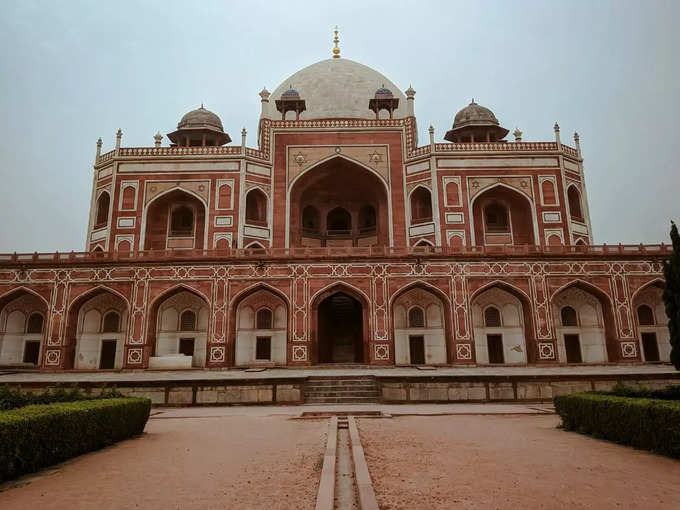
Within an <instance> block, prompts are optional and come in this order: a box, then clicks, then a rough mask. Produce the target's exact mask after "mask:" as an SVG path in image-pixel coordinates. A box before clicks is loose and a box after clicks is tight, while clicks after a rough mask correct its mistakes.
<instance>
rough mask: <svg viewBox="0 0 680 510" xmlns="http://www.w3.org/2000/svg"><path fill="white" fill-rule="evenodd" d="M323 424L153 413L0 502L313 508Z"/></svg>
mask: <svg viewBox="0 0 680 510" xmlns="http://www.w3.org/2000/svg"><path fill="white" fill-rule="evenodd" d="M158 416H163V415H162V414H161V415H158ZM327 427H328V424H327V421H326V420H295V421H291V420H289V419H287V418H286V417H282V416H219V417H214V418H209V417H201V418H179V419H178V418H175V419H160V418H156V419H151V420H149V423H148V424H147V426H146V433H145V434H144V435H143V436H141V437H139V438H136V439H131V440H128V441H124V442H121V443H118V444H116V445H114V446H111V447H109V448H106V449H104V450H100V451H98V452H94V453H90V454H87V455H83V456H81V457H78V458H76V459H73V460H71V461H68V462H66V463H65V464H62V465H60V466H59V467H58V468H57V469H56V470H54V471H48V472H43V473H41V474H40V475H39V476H37V477H32V478H29V481H30V483H28V484H27V485H24V486H21V487H14V488H9V489H7V490H5V491H3V492H0V508H2V510H13V509H22V510H26V509H31V508H35V509H38V508H45V509H61V508H64V509H70V510H72V509H98V510H104V509H118V508H120V509H123V508H125V509H127V508H141V509H145V510H146V509H167V510H171V509H212V508H214V509H217V508H219V509H224V508H230V509H260V508H264V509H269V510H273V509H307V508H314V504H315V501H316V491H317V489H318V484H319V476H320V473H321V465H322V462H323V453H324V449H325V446H326V445H325V440H326V431H327ZM20 481H21V482H25V481H27V480H26V478H24V479H22V480H20Z"/></svg>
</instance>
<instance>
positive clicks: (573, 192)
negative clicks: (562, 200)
mask: <svg viewBox="0 0 680 510" xmlns="http://www.w3.org/2000/svg"><path fill="white" fill-rule="evenodd" d="M567 201H568V202H569V214H570V216H571V219H572V220H575V221H580V222H583V204H582V202H581V193H579V191H578V189H577V188H576V186H573V185H572V186H569V188H567Z"/></svg>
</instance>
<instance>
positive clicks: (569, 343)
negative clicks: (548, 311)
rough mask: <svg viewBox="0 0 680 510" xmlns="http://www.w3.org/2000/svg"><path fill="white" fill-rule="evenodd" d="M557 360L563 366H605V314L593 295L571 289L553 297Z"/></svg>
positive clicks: (577, 289) (575, 288) (576, 288)
mask: <svg viewBox="0 0 680 510" xmlns="http://www.w3.org/2000/svg"><path fill="white" fill-rule="evenodd" d="M552 304H553V317H555V333H556V334H557V357H558V359H559V360H560V361H561V362H562V363H605V362H606V361H607V343H606V334H605V324H604V313H603V310H602V304H601V303H600V301H599V299H598V298H597V297H596V296H595V295H593V294H592V293H590V292H588V291H586V290H584V289H581V288H578V287H568V288H567V289H564V290H562V291H561V292H560V293H558V294H556V295H555V297H554V298H553V303H552Z"/></svg>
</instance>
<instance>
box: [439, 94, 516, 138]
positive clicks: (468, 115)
mask: <svg viewBox="0 0 680 510" xmlns="http://www.w3.org/2000/svg"><path fill="white" fill-rule="evenodd" d="M507 134H508V130H507V129H505V128H503V127H501V126H500V124H499V123H498V119H497V118H496V116H495V115H494V114H493V112H492V111H491V110H489V109H488V108H485V107H484V106H482V105H479V104H477V103H475V100H474V99H473V100H472V102H471V103H470V104H469V105H467V106H466V107H465V108H463V109H462V110H460V111H459V112H458V113H457V114H456V117H455V118H454V119H453V127H452V128H451V129H450V130H449V131H447V133H446V135H445V136H444V139H445V140H448V141H449V142H496V141H500V140H502V139H503V138H505V136H506V135H507Z"/></svg>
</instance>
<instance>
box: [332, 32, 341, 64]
mask: <svg viewBox="0 0 680 510" xmlns="http://www.w3.org/2000/svg"><path fill="white" fill-rule="evenodd" d="M333 32H334V33H335V37H333V42H334V43H335V46H333V58H340V48H339V47H338V43H339V42H340V39H339V38H338V25H335V30H333Z"/></svg>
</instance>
